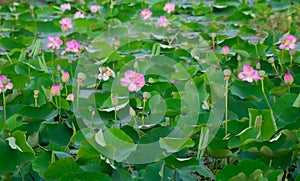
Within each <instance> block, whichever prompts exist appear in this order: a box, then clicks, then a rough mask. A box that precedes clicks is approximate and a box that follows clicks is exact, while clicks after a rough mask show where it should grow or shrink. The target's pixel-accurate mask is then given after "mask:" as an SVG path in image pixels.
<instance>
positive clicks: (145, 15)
mask: <svg viewBox="0 0 300 181" xmlns="http://www.w3.org/2000/svg"><path fill="white" fill-rule="evenodd" d="M140 15H141V17H142V18H143V19H144V20H146V19H149V18H151V16H152V12H151V11H150V9H143V10H142V11H141V14H140Z"/></svg>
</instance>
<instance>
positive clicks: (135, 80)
mask: <svg viewBox="0 0 300 181" xmlns="http://www.w3.org/2000/svg"><path fill="white" fill-rule="evenodd" d="M124 76H125V77H124V78H121V79H120V84H121V85H122V86H123V87H128V90H129V91H130V92H137V91H139V90H141V88H142V87H143V86H144V85H145V78H144V75H142V74H140V73H136V72H134V71H132V70H127V71H126V72H125V73H124Z"/></svg>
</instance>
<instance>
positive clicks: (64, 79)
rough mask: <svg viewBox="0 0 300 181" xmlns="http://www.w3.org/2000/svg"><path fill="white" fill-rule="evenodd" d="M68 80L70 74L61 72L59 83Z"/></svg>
mask: <svg viewBox="0 0 300 181" xmlns="http://www.w3.org/2000/svg"><path fill="white" fill-rule="evenodd" d="M69 79H70V74H69V72H63V74H62V76H61V81H62V82H68V81H69Z"/></svg>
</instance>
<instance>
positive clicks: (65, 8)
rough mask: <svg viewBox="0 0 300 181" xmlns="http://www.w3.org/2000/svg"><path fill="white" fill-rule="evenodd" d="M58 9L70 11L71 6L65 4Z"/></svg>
mask: <svg viewBox="0 0 300 181" xmlns="http://www.w3.org/2000/svg"><path fill="white" fill-rule="evenodd" d="M60 8H61V9H62V10H63V11H65V10H71V4H70V3H67V4H62V5H60Z"/></svg>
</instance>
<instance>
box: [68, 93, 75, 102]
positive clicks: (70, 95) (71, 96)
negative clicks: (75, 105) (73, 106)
mask: <svg viewBox="0 0 300 181" xmlns="http://www.w3.org/2000/svg"><path fill="white" fill-rule="evenodd" d="M66 100H67V101H74V94H69V95H68V96H67V98H66Z"/></svg>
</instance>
